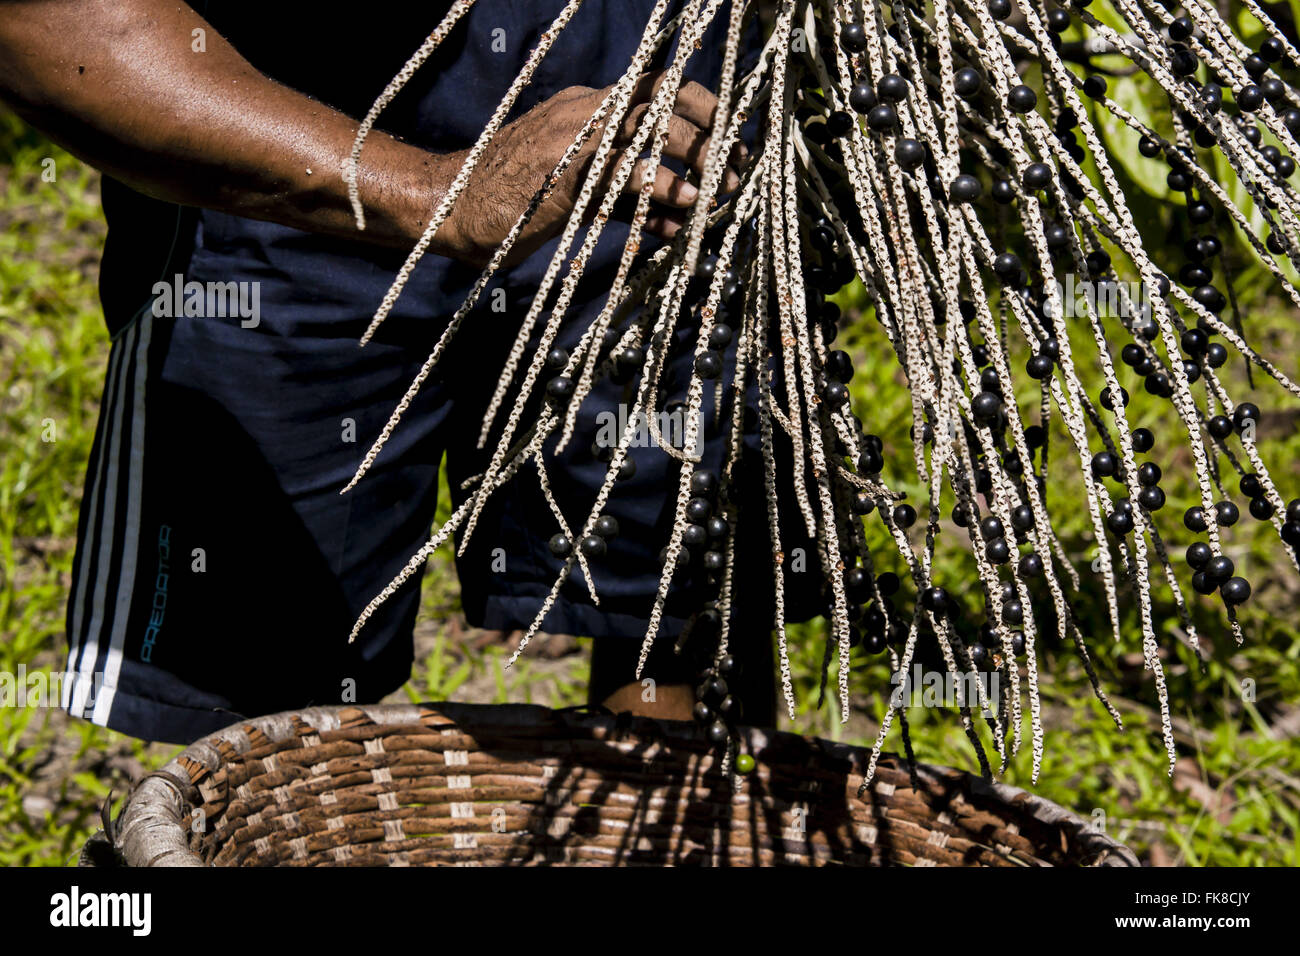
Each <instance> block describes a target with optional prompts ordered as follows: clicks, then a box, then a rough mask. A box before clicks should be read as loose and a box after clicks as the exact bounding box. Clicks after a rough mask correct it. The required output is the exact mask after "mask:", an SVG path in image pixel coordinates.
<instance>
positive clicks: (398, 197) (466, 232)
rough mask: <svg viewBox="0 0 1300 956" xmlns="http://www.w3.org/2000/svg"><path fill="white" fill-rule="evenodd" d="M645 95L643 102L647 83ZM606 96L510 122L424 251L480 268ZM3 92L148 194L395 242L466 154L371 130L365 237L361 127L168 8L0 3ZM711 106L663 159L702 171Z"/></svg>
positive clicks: (681, 121) (561, 98)
mask: <svg viewBox="0 0 1300 956" xmlns="http://www.w3.org/2000/svg"><path fill="white" fill-rule="evenodd" d="M196 28H203V29H204V31H205V33H206V38H205V39H206V52H203V53H195V52H191V43H192V32H191V31H193V30H194V29H196ZM413 42H414V41H413ZM429 68H433V65H432V64H431V65H430V67H429ZM642 86H643V87H644V89H643V90H641V91H639V98H640V99H642V100H643V101H644V99H645V98H646V97H648V95H649V93H650V91H651V90H652V88H653V83H645V84H642ZM603 94H604V91H601V90H590V89H587V88H585V87H573V88H571V89H569V90H564V91H561V92H560V93H558V94H556V95H555V96H554V97H553V98H552V99H550V100H548V101H546V102H545V103H542V104H540V105H539V106H537V107H536V108H534V109H533V110H532V111H530V112H529V113H528V114H526V115H525V116H523V117H520V118H519V119H518V120H516V121H514V122H513V123H511V124H510V125H509V126H507V127H505V128H504V129H503V130H502V131H501V132H500V133H499V134H498V136H497V137H496V140H497V141H498V142H494V144H493V146H492V148H491V149H489V151H488V153H487V154H486V155H485V156H484V157H483V161H482V163H481V166H482V169H483V170H484V172H483V174H482V175H480V174H478V173H477V172H476V174H475V176H473V177H472V178H471V180H470V185H469V189H468V190H467V192H466V194H465V195H464V196H463V197H462V198H461V199H460V200H459V201H458V202H457V204H456V209H455V211H454V212H453V215H452V217H451V219H450V220H449V221H448V222H447V223H446V224H445V225H444V226H443V227H442V228H441V229H439V231H438V236H437V237H436V238H435V240H434V243H433V245H432V247H431V250H430V251H432V252H435V253H437V254H439V255H444V256H451V257H453V258H459V259H463V260H466V261H470V262H478V263H481V262H483V261H484V260H485V259H486V258H487V256H489V255H490V254H491V251H492V248H493V247H494V246H495V245H496V244H497V243H499V242H500V241H501V239H502V238H504V230H505V229H508V228H509V226H510V225H513V224H514V221H515V219H516V218H517V216H518V214H519V212H522V210H523V208H524V206H525V205H526V203H527V199H528V197H530V196H531V195H532V193H533V192H534V191H535V190H536V189H537V188H538V187H539V186H540V185H541V184H542V182H544V181H545V178H546V176H547V175H548V174H549V173H550V171H551V169H553V168H554V165H555V163H556V162H558V160H559V158H560V156H561V155H562V154H563V152H564V150H565V149H566V148H567V147H568V145H569V144H570V143H571V142H572V140H573V139H574V137H575V136H576V134H577V132H578V130H579V129H581V127H582V126H583V124H584V123H585V122H586V120H587V119H588V118H589V117H590V116H591V114H592V113H593V112H594V111H595V109H596V106H597V105H598V104H599V103H600V100H601V98H602V97H603ZM0 99H4V100H5V101H7V102H8V103H9V104H10V105H11V106H12V107H13V108H14V109H15V111H17V112H18V113H19V114H20V115H21V116H22V117H23V118H24V119H26V120H27V121H29V122H30V123H32V124H33V125H35V126H37V127H38V128H40V129H42V130H43V131H45V132H46V133H47V134H48V135H50V136H51V137H53V138H54V139H56V140H57V141H59V142H60V143H61V144H63V145H64V146H65V147H66V148H67V149H68V150H69V151H70V152H72V153H73V154H75V155H77V156H79V157H81V158H82V159H84V160H85V161H87V162H89V163H91V164H92V165H94V166H97V167H99V168H100V169H102V170H104V171H105V172H107V173H109V174H110V175H112V176H114V177H116V178H117V179H120V180H121V181H123V182H125V183H127V184H129V185H131V186H133V187H134V188H136V189H138V190H140V191H141V192H144V193H146V194H148V195H151V196H154V197H157V198H159V199H164V200H168V201H170V202H175V203H181V204H185V205H193V206H204V207H207V208H211V209H217V210H221V211H223V212H229V213H233V214H235V215H239V216H247V217H249V218H253V219H265V220H271V221H274V222H279V223H283V224H285V225H289V226H293V227H295V228H299V229H304V230H308V231H312V232H318V233H326V234H330V235H338V236H346V237H350V238H354V239H356V238H364V239H366V240H368V241H372V242H379V243H385V244H389V245H396V246H410V245H412V244H413V243H414V241H415V239H416V238H417V237H418V236H419V235H420V234H421V233H422V232H423V230H424V226H425V225H426V224H427V222H428V220H429V218H430V216H431V215H432V212H433V210H434V209H435V208H436V207H437V205H438V202H439V201H440V200H441V199H442V197H443V196H444V195H445V193H446V190H447V187H448V186H449V184H450V183H451V181H452V179H453V178H454V176H455V175H456V172H457V171H458V170H459V168H460V165H461V161H462V159H463V158H464V154H463V153H451V154H446V155H437V154H433V153H429V152H427V151H425V150H422V149H419V148H416V147H414V146H410V145H408V144H405V143H402V142H399V141H398V140H395V139H394V138H392V137H391V136H388V135H386V134H384V133H380V132H378V131H375V132H372V133H371V135H370V136H369V137H368V138H367V140H366V148H365V152H364V153H363V154H362V161H361V165H360V170H359V180H360V183H359V185H360V190H361V199H362V202H363V203H364V204H365V207H366V211H367V217H366V218H367V227H366V230H365V232H364V233H359V232H358V231H357V230H356V228H355V226H354V224H353V219H352V213H351V208H350V206H349V203H348V197H347V185H346V183H345V182H344V180H343V163H344V161H345V159H346V158H347V157H348V156H349V155H350V153H351V150H352V142H353V138H354V136H355V134H356V129H357V123H356V121H355V120H354V119H352V118H350V117H348V116H346V115H344V114H342V113H339V112H337V111H335V110H332V109H330V108H328V107H326V106H324V105H322V104H320V103H318V102H316V101H314V100H312V99H311V98H310V97H307V96H304V95H303V94H301V93H298V92H296V91H294V90H291V89H289V88H287V87H285V86H282V85H280V84H278V83H275V82H273V81H272V80H270V79H269V78H267V77H266V76H264V75H262V74H261V73H259V72H258V71H257V70H255V69H254V68H253V67H252V66H251V65H250V64H249V63H248V62H247V61H246V60H245V59H244V58H243V57H242V56H240V55H239V53H238V52H237V51H236V50H235V49H234V48H233V47H232V46H231V45H230V44H229V43H227V42H226V41H225V40H224V39H223V38H222V37H221V36H219V35H218V33H217V32H216V30H214V29H213V28H212V27H211V26H209V25H208V24H207V23H206V22H205V21H204V20H203V19H202V18H201V17H200V16H199V15H198V14H197V13H195V12H194V11H193V10H192V9H190V8H189V7H188V6H186V5H185V4H182V3H177V2H175V0H93V2H91V0H0ZM713 107H714V102H713V97H712V95H711V94H709V93H708V92H707V91H705V90H703V88H702V87H699V86H697V85H695V84H691V85H688V87H686V88H685V89H684V90H683V91H682V93H681V94H680V96H679V98H678V103H677V107H676V114H677V115H676V117H675V118H674V121H673V130H672V133H671V135H670V140H669V144H668V147H667V149H666V150H665V153H666V154H667V155H668V156H673V157H675V158H678V159H682V160H685V161H687V162H688V163H690V165H692V166H694V167H695V168H696V169H698V168H699V165H700V163H701V162H702V161H703V157H704V150H705V147H706V146H707V142H708V136H707V133H708V127H709V126H710V124H711V122H712V115H713ZM631 128H634V124H633V123H631V122H630V123H629V129H631ZM596 139H598V137H593V139H592V140H591V141H589V142H591V143H592V144H593V145H594V142H595V140H596ZM589 158H590V157H589V156H585V157H580V159H581V161H580V162H578V163H575V168H574V169H572V170H571V171H570V175H567V176H566V177H565V178H564V181H562V183H561V184H560V187H559V188H558V189H557V191H556V192H557V195H556V196H555V197H554V198H553V199H552V200H550V201H548V203H547V204H546V205H544V206H543V208H542V209H541V210H539V212H538V215H537V216H536V217H535V219H534V224H533V225H532V226H531V228H530V231H529V232H528V233H527V234H525V235H524V236H523V237H522V239H521V242H520V245H519V250H520V252H527V251H530V250H531V249H533V248H536V247H537V246H539V245H541V243H542V242H544V241H545V240H546V239H547V238H549V236H550V235H551V234H553V233H554V231H555V230H556V228H557V227H558V224H559V223H562V222H563V220H564V218H566V217H567V213H568V210H569V209H571V208H572V193H573V192H574V191H575V190H576V186H577V184H578V183H579V182H580V179H579V178H578V177H579V176H580V174H581V173H582V172H583V171H584V170H585V168H586V167H585V163H586V161H587V160H589ZM489 171H492V172H493V173H495V175H493V174H491V173H489ZM503 177H508V180H509V181H505V180H504V178H503ZM693 195H694V194H693V192H692V187H689V186H688V184H687V183H685V182H684V181H683V180H681V179H679V178H677V177H675V176H673V175H672V174H671V173H669V172H668V171H667V170H665V169H661V170H660V171H659V176H658V177H657V179H656V187H655V193H654V198H655V199H656V200H657V201H658V202H660V203H662V204H664V205H665V206H668V207H683V206H687V205H689V204H690V200H691V199H693ZM679 221H680V219H679V218H678V217H675V216H673V214H672V212H671V210H660V211H659V212H658V213H657V215H656V218H655V219H654V220H653V221H652V223H651V229H652V231H656V232H659V233H661V234H671V232H673V231H675V229H676V225H677V223H678V222H679ZM502 223H505V225H504V226H502Z"/></svg>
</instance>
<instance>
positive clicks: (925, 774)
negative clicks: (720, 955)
mask: <svg viewBox="0 0 1300 956" xmlns="http://www.w3.org/2000/svg"><path fill="white" fill-rule="evenodd" d="M431 711H432V712H436V713H438V714H441V715H443V716H445V717H447V718H448V719H449V720H451V721H452V723H454V724H466V725H470V726H471V727H472V728H473V729H475V730H479V731H482V730H490V729H491V728H492V727H493V726H494V725H497V726H513V727H518V726H520V725H529V724H533V725H537V726H546V725H550V726H557V727H576V726H579V725H580V726H582V727H583V728H584V729H599V730H603V731H607V732H613V733H618V734H620V735H632V736H639V737H643V738H647V739H650V740H655V739H677V740H685V739H688V738H692V739H693V738H695V737H696V736H697V729H696V727H695V725H694V724H693V723H692V722H690V721H671V720H660V719H657V718H651V717H632V716H631V715H628V714H620V715H615V714H611V713H609V712H608V711H605V710H603V709H597V708H587V707H575V708H567V709H563V710H554V709H551V708H549V707H543V706H540V705H537V704H471V703H456V702H450V701H449V702H427V703H419V704H341V705H334V706H329V707H305V708H299V709H294V710H286V711H281V712H279V713H275V714H267V715H264V716H262V717H252V718H245V719H242V720H239V721H237V722H235V723H233V724H231V725H230V726H228V727H224V728H222V729H221V730H217V731H214V732H213V733H210V734H208V735H206V736H204V737H202V738H200V739H199V740H196V741H195V742H194V743H192V744H190V745H189V746H188V747H186V748H185V749H184V750H182V751H181V752H180V753H179V754H177V755H176V756H175V757H173V758H172V759H171V760H169V761H168V762H167V763H166V764H165V765H163V766H162V767H161V768H159V769H158V770H156V771H154V772H153V773H150V774H148V775H147V776H145V777H144V778H143V779H142V780H141V781H140V782H139V783H138V784H137V785H136V786H135V788H134V789H133V790H132V791H131V793H130V795H129V796H128V798H127V801H126V804H125V805H124V807H123V808H122V811H121V812H120V814H119V816H118V818H117V823H116V826H115V827H114V830H115V833H114V834H113V839H112V846H113V848H114V849H115V850H116V853H117V855H118V857H119V858H120V859H121V861H122V862H124V863H125V865H127V866H131V867H149V866H207V865H208V864H206V863H204V862H203V860H202V859H201V858H200V857H199V856H198V854H197V853H195V852H194V851H193V850H192V849H191V848H190V845H189V839H188V827H187V824H188V819H189V809H190V807H192V806H193V804H194V803H195V802H196V801H195V799H194V798H195V796H196V791H195V788H194V786H193V784H191V783H190V771H189V770H188V769H187V768H186V766H185V765H184V764H183V763H182V761H183V760H186V761H189V762H191V763H197V764H199V765H201V766H202V767H204V768H206V769H207V770H209V771H214V770H216V769H217V768H218V767H219V766H220V764H221V762H222V759H223V758H222V755H221V752H220V750H219V749H218V748H219V746H222V745H224V747H225V748H227V749H228V748H231V747H233V748H234V750H235V752H236V753H240V754H242V753H245V752H246V751H248V750H249V749H251V748H252V746H253V743H252V740H251V739H250V735H249V731H250V730H251V731H252V732H254V733H258V732H260V733H261V734H263V735H265V737H266V738H268V739H269V740H271V741H272V742H276V743H278V742H279V741H282V740H285V739H287V738H289V737H291V736H293V735H294V734H295V727H296V725H297V724H299V723H306V724H307V725H309V726H311V727H312V728H313V729H315V730H318V731H330V730H336V729H338V728H339V727H340V726H341V725H342V723H343V720H342V715H344V714H348V715H356V714H357V713H358V712H359V713H360V714H363V715H364V716H365V717H367V718H368V719H369V720H370V721H372V722H374V723H375V724H376V725H387V726H400V725H404V724H412V725H413V724H418V723H420V722H421V721H422V719H423V718H425V717H427V716H428V715H429V713H430V712H431ZM736 732H737V734H738V735H739V736H740V737H741V738H742V739H743V740H744V742H745V745H746V749H747V750H748V751H749V752H752V753H757V752H760V751H761V750H763V749H766V748H767V747H769V746H771V745H774V744H780V743H781V742H782V741H785V742H786V743H788V744H790V745H795V744H802V745H803V746H811V747H812V748H814V749H815V750H817V751H820V752H821V753H822V754H823V755H825V756H826V757H829V758H838V759H841V760H847V761H849V762H850V763H851V764H853V765H855V766H856V765H858V764H863V763H865V761H866V758H867V757H868V756H869V754H870V748H865V747H857V746H853V745H851V744H845V743H840V742H837V741H831V740H826V739H824V738H820V737H807V736H804V735H801V734H795V733H791V732H789V731H778V730H772V729H765V728H759V727H749V726H743V727H738V728H737V729H736ZM880 761H881V762H882V763H889V762H895V763H897V764H898V765H899V766H901V767H907V766H908V765H907V763H906V761H904V760H903V759H902V758H899V757H897V756H895V755H893V754H888V753H882V754H881V755H880ZM912 766H913V767H914V768H915V773H916V775H917V778H918V780H919V781H922V782H924V783H927V784H930V785H932V786H939V785H946V786H951V785H953V784H954V783H955V784H958V785H959V786H960V787H961V788H962V790H963V791H964V792H966V793H968V794H971V793H973V794H976V795H978V796H979V797H981V798H983V799H990V798H991V799H993V800H994V801H996V802H999V803H1002V804H1005V805H1006V806H1008V807H1015V808H1016V811H1017V813H1018V814H1020V815H1022V816H1028V817H1030V818H1033V819H1035V820H1037V821H1039V822H1040V823H1043V824H1045V825H1047V826H1050V827H1054V828H1056V829H1059V830H1061V831H1064V832H1065V833H1066V834H1067V835H1068V837H1069V839H1070V841H1071V842H1072V843H1074V844H1075V845H1076V846H1077V847H1078V848H1079V850H1080V852H1081V853H1082V854H1084V856H1085V857H1087V858H1089V859H1090V860H1091V861H1092V862H1091V865H1093V866H1120V867H1139V866H1141V864H1140V863H1139V861H1138V859H1137V856H1136V855H1135V854H1134V853H1133V851H1132V850H1131V849H1130V848H1129V847H1127V846H1125V845H1124V844H1122V843H1120V842H1119V841H1117V840H1115V839H1113V838H1112V837H1110V836H1108V835H1107V834H1105V833H1102V832H1099V831H1098V830H1096V829H1095V828H1093V827H1092V826H1091V825H1090V824H1089V823H1088V822H1087V821H1085V820H1084V819H1083V818H1082V817H1080V816H1079V815H1078V814H1076V813H1074V812H1073V811H1072V810H1069V809H1067V808H1066V807H1063V806H1061V805H1060V804H1057V803H1055V802H1053V801H1051V800H1048V799H1046V798H1045V797H1040V796H1037V795H1035V794H1033V793H1031V792H1029V791H1027V790H1024V789H1022V788H1020V787H1016V786H1012V785H1011V784H1007V783H1001V782H999V781H989V780H985V779H983V778H981V777H977V776H975V775H974V774H971V773H969V772H967V771H964V770H959V769H956V768H953V767H944V766H939V765H935V764H928V763H922V762H919V761H918V762H916V763H914V764H912ZM105 842H107V837H106V836H105V834H104V833H103V831H100V832H99V833H97V834H95V836H93V837H92V838H91V840H90V841H89V842H88V843H87V844H86V849H85V850H83V853H82V865H94V864H93V861H91V860H90V859H89V857H90V855H91V854H90V850H91V847H92V845H94V844H96V843H99V844H101V845H102V844H103V843H105Z"/></svg>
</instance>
